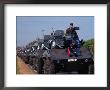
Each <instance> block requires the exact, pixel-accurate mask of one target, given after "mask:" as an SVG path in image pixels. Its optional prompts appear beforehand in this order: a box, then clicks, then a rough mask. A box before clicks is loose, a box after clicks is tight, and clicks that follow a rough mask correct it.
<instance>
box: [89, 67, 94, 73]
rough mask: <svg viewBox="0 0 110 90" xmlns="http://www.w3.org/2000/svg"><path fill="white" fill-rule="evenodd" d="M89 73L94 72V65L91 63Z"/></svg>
mask: <svg viewBox="0 0 110 90" xmlns="http://www.w3.org/2000/svg"><path fill="white" fill-rule="evenodd" d="M88 73H89V74H94V65H89V72H88Z"/></svg>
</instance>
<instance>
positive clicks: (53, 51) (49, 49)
mask: <svg viewBox="0 0 110 90" xmlns="http://www.w3.org/2000/svg"><path fill="white" fill-rule="evenodd" d="M74 30H75V31H76V30H79V27H74ZM72 34H73V35H70V34H66V35H65V33H64V30H56V31H55V32H52V33H51V34H50V35H44V39H43V41H37V44H36V45H31V46H26V47H25V48H23V49H20V50H19V51H17V56H18V57H20V58H21V59H22V60H23V61H24V62H25V63H26V64H29V65H30V66H32V67H33V70H36V71H37V73H38V74H58V73H66V74H72V73H73V74H74V73H77V74H94V60H93V57H92V55H91V53H90V51H89V50H88V49H87V48H85V47H83V44H84V41H83V40H79V37H78V35H77V34H76V33H75V35H74V33H72Z"/></svg>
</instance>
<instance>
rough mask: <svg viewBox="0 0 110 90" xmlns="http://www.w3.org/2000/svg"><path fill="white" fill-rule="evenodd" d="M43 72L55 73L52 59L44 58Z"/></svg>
mask: <svg viewBox="0 0 110 90" xmlns="http://www.w3.org/2000/svg"><path fill="white" fill-rule="evenodd" d="M43 73H44V74H54V73H55V66H54V63H53V61H52V60H51V59H50V58H47V59H46V58H45V60H44V66H43Z"/></svg>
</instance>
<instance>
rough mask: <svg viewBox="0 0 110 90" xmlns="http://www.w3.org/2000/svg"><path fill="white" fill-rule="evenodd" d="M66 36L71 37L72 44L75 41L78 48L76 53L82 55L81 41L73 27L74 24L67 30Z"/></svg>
mask: <svg viewBox="0 0 110 90" xmlns="http://www.w3.org/2000/svg"><path fill="white" fill-rule="evenodd" d="M66 36H70V37H71V38H73V40H72V42H71V43H70V44H72V43H73V42H74V41H75V46H76V48H77V49H76V52H77V54H78V55H80V50H79V48H80V41H79V37H78V35H77V32H76V30H75V28H74V26H73V23H70V26H69V28H67V29H66Z"/></svg>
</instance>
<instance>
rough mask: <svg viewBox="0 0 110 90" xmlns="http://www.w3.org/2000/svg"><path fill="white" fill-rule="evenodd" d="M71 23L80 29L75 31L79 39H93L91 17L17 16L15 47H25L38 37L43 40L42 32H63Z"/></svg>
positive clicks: (92, 20)
mask: <svg viewBox="0 0 110 90" xmlns="http://www.w3.org/2000/svg"><path fill="white" fill-rule="evenodd" d="M71 22H73V23H74V25H75V26H78V27H80V30H78V31H77V33H78V35H79V38H80V39H84V40H88V39H91V38H94V17H93V16H82V17H81V16H30V17H28V16H17V17H16V26H17V46H25V45H26V44H28V43H29V42H31V41H33V40H35V39H36V38H38V37H39V38H43V32H42V30H45V31H44V34H46V35H48V34H50V33H51V32H52V30H64V31H65V30H66V29H67V28H68V26H69V23H71ZM52 28H53V29H52Z"/></svg>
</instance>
